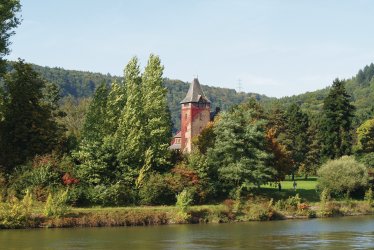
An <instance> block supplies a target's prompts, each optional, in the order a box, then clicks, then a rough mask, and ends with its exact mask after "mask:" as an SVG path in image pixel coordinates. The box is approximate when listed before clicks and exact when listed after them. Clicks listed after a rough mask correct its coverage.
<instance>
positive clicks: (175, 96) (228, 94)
mask: <svg viewBox="0 0 374 250" xmlns="http://www.w3.org/2000/svg"><path fill="white" fill-rule="evenodd" d="M32 67H33V69H34V70H35V71H36V72H38V73H39V74H40V75H41V77H42V78H44V79H46V80H47V81H48V82H51V83H54V84H56V85H58V86H59V87H60V89H61V95H62V97H68V96H71V97H73V98H74V99H75V101H80V100H87V98H90V97H92V96H93V94H94V92H95V90H96V89H97V88H98V87H99V86H100V85H101V84H102V83H105V84H107V85H108V86H110V84H111V83H112V82H114V81H117V82H119V83H122V78H121V77H118V76H112V75H110V74H106V75H105V74H100V73H92V72H84V71H76V70H66V69H63V68H57V67H55V68H50V67H42V66H38V65H35V64H33V65H32ZM11 68H12V67H11V64H10V66H9V70H11ZM163 84H164V87H166V89H167V90H168V94H167V98H168V105H169V109H170V112H171V117H172V122H173V131H174V132H176V131H177V130H179V129H180V101H181V100H183V98H184V97H185V95H186V93H187V91H188V88H189V83H186V82H182V81H180V80H172V79H168V78H163ZM203 88H204V92H205V94H206V95H207V96H208V98H209V100H211V101H212V104H213V106H212V108H213V109H214V108H215V107H220V108H221V109H222V110H227V109H228V108H229V107H231V106H233V105H236V104H239V103H242V102H243V101H245V100H246V99H248V98H251V97H253V98H256V99H257V100H262V99H270V98H268V97H266V96H264V95H259V94H255V93H244V92H236V91H235V90H234V89H227V88H219V87H210V86H206V85H203Z"/></svg>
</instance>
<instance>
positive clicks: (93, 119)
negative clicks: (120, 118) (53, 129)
mask: <svg viewBox="0 0 374 250" xmlns="http://www.w3.org/2000/svg"><path fill="white" fill-rule="evenodd" d="M108 94H109V90H108V87H107V85H106V84H105V83H102V84H101V85H100V86H99V88H98V89H97V90H96V92H95V94H94V96H93V98H92V101H91V103H90V106H89V107H88V111H87V114H86V119H85V122H84V125H83V131H82V141H81V142H80V145H79V150H78V151H76V152H74V153H73V154H74V156H75V158H76V159H77V160H78V161H79V162H80V166H79V175H80V176H79V177H80V179H82V180H84V181H85V182H86V183H88V184H94V185H97V184H103V183H105V184H108V183H110V182H111V181H112V178H113V175H114V174H115V173H114V171H113V170H114V166H113V164H112V163H113V159H112V158H113V157H112V154H110V153H108V150H107V148H105V147H104V145H105V144H104V138H105V136H106V135H107V133H106V132H107V122H108V121H107V119H106V114H107V102H108Z"/></svg>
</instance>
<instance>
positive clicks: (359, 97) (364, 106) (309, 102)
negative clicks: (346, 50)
mask: <svg viewBox="0 0 374 250" xmlns="http://www.w3.org/2000/svg"><path fill="white" fill-rule="evenodd" d="M373 76H374V64H373V63H371V64H370V65H367V66H365V67H364V68H363V69H361V70H359V72H358V73H357V74H356V75H355V76H354V77H352V78H351V79H347V80H345V81H344V82H345V88H346V90H347V94H348V95H349V96H350V101H351V103H352V105H353V106H355V108H356V111H355V117H354V119H353V124H354V126H355V127H357V126H359V125H360V124H362V122H364V121H365V120H367V119H369V118H371V117H373V116H374V104H373V100H374V78H373ZM329 91H330V87H327V88H324V89H321V90H316V91H313V92H307V93H304V94H300V95H294V96H291V97H284V98H280V99H279V100H270V99H264V100H262V103H263V104H264V105H265V106H267V105H271V103H273V102H277V103H278V105H285V106H287V105H290V104H292V103H298V104H300V105H301V108H302V110H303V111H305V112H307V113H309V114H317V113H318V112H320V111H321V110H322V108H323V101H324V99H325V98H326V97H327V95H328V93H329Z"/></svg>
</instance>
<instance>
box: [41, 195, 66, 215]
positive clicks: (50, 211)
mask: <svg viewBox="0 0 374 250" xmlns="http://www.w3.org/2000/svg"><path fill="white" fill-rule="evenodd" d="M68 191H69V190H68V189H66V190H65V191H62V190H61V191H59V192H58V193H56V194H55V196H54V197H53V196H52V193H49V194H48V198H47V201H46V203H45V206H44V215H45V216H47V217H57V218H58V217H62V216H64V215H65V214H67V213H68V212H69V210H70V207H69V206H68V204H67V201H68V197H69V195H68Z"/></svg>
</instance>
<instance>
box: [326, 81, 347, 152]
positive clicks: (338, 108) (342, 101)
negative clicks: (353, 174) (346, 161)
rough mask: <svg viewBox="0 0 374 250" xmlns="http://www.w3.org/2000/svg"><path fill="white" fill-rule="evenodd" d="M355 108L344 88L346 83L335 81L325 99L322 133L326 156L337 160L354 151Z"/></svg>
mask: <svg viewBox="0 0 374 250" xmlns="http://www.w3.org/2000/svg"><path fill="white" fill-rule="evenodd" d="M353 112H354V106H353V105H351V103H350V95H348V94H347V91H346V89H345V87H344V81H341V80H339V79H335V80H334V82H333V84H332V87H331V89H330V92H329V94H328V96H327V97H326V98H325V99H324V103H323V111H322V122H321V133H322V138H323V146H322V150H323V154H324V156H326V157H328V158H331V159H335V158H339V157H341V156H343V155H349V154H350V153H351V151H352V118H353V116H354V114H353Z"/></svg>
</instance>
